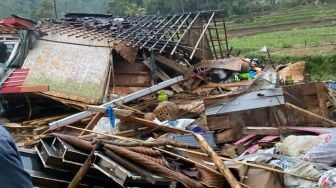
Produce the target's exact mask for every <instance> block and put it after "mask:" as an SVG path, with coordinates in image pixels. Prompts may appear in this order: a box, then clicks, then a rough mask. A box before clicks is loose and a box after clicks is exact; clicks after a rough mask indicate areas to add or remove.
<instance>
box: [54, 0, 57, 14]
mask: <svg viewBox="0 0 336 188" xmlns="http://www.w3.org/2000/svg"><path fill="white" fill-rule="evenodd" d="M54 11H55V18H57V7H56V0H54Z"/></svg>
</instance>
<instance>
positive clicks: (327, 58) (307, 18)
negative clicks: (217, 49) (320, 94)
mask: <svg viewBox="0 0 336 188" xmlns="http://www.w3.org/2000/svg"><path fill="white" fill-rule="evenodd" d="M328 19H329V20H335V21H334V22H335V23H334V22H331V21H330V22H329V21H324V22H319V24H311V21H323V20H328ZM227 20H228V19H227ZM321 23H323V24H326V25H324V26H318V25H320V24H321ZM281 24H286V27H285V26H283V25H281ZM226 25H227V30H228V32H229V33H230V31H231V34H232V33H233V34H239V35H232V37H233V38H229V40H228V43H229V47H233V49H234V50H233V54H236V53H237V52H238V51H240V52H241V53H240V54H241V55H243V56H245V57H253V58H258V59H260V60H261V61H262V62H263V63H267V62H268V57H267V55H266V53H262V52H259V50H260V49H261V48H262V47H263V46H267V48H268V49H269V50H270V54H271V58H272V63H277V64H278V63H289V62H296V61H305V62H306V68H307V71H308V72H309V73H310V75H311V77H312V79H313V80H334V81H335V80H336V73H335V70H336V4H329V5H320V6H304V7H297V8H293V9H286V10H277V11H273V12H264V13H263V14H259V15H256V14H255V15H250V16H243V17H236V18H231V20H229V21H228V22H227V24H226ZM279 25H280V26H279ZM275 26H276V27H275ZM272 27H273V28H272ZM295 27H298V28H295ZM254 28H262V29H261V30H260V29H259V30H254ZM269 28H271V29H269ZM288 28H292V29H290V30H288ZM264 30H265V31H264ZM270 30H273V32H270ZM255 31H258V32H259V33H258V32H255ZM262 31H264V32H263V33H260V32H262ZM241 35H246V36H243V37H234V36H241Z"/></svg>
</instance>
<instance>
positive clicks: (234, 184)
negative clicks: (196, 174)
mask: <svg viewBox="0 0 336 188" xmlns="http://www.w3.org/2000/svg"><path fill="white" fill-rule="evenodd" d="M193 136H194V137H195V139H196V141H197V142H198V144H199V145H200V146H201V148H202V150H203V151H205V152H206V153H207V154H208V156H209V157H210V158H211V160H212V161H213V162H214V163H215V165H216V166H217V168H218V170H219V171H220V173H221V175H222V176H224V178H225V179H226V180H227V181H228V183H229V184H230V186H231V187H232V188H240V185H239V183H238V181H237V180H236V178H235V177H234V176H233V175H232V173H231V171H230V170H229V168H228V167H227V166H225V164H224V163H223V161H222V160H221V159H220V158H219V156H218V155H217V154H216V153H215V152H214V150H213V149H212V148H211V147H210V146H209V144H208V143H207V142H206V141H205V140H204V138H203V136H202V135H200V134H197V133H193Z"/></svg>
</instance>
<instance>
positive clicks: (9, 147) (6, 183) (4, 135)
mask: <svg viewBox="0 0 336 188" xmlns="http://www.w3.org/2000/svg"><path fill="white" fill-rule="evenodd" d="M0 187H6V188H28V187H33V185H32V182H31V177H30V175H29V174H28V173H27V172H26V171H25V170H24V169H23V165H22V161H21V158H20V154H19V152H18V150H17V148H16V145H15V143H14V141H13V138H12V137H11V135H10V134H9V133H8V132H7V130H6V129H5V128H3V127H2V126H0Z"/></svg>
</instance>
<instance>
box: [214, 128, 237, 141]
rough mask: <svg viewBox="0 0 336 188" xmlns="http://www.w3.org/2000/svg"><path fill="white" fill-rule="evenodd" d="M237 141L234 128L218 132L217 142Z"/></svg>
mask: <svg viewBox="0 0 336 188" xmlns="http://www.w3.org/2000/svg"><path fill="white" fill-rule="evenodd" d="M233 141H235V135H234V131H233V130H232V129H228V130H225V131H222V132H219V133H216V143H217V144H224V143H227V142H233Z"/></svg>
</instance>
